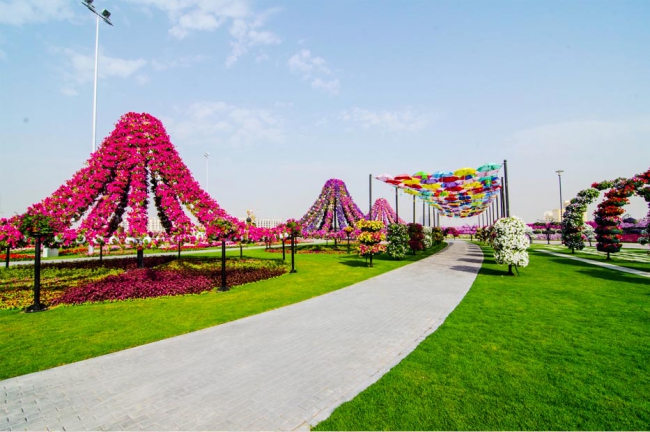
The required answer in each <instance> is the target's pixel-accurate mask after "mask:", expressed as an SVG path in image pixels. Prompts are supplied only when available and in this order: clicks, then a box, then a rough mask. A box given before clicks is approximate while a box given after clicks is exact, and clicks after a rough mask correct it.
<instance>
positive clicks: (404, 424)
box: [315, 248, 650, 430]
mask: <svg viewBox="0 0 650 432" xmlns="http://www.w3.org/2000/svg"><path fill="white" fill-rule="evenodd" d="M484 252H485V253H486V259H485V262H484V264H483V266H482V269H481V271H480V273H479V275H478V277H477V279H476V281H475V283H474V284H473V286H472V288H471V290H470V291H469V293H468V294H467V296H466V297H465V298H464V299H463V301H462V302H461V303H460V305H459V306H458V307H457V308H456V309H455V310H454V311H453V312H452V313H451V315H450V316H449V317H448V318H447V320H446V322H445V323H444V324H443V325H442V326H441V327H440V328H439V329H438V330H437V331H436V332H435V333H433V334H432V335H431V336H429V337H428V338H427V339H425V340H424V341H423V342H422V343H421V344H420V346H418V348H416V349H415V351H413V352H412V353H411V354H410V355H409V356H408V357H407V358H405V359H404V360H403V361H402V362H401V363H400V364H399V365H397V366H396V367H395V368H393V369H392V370H391V371H390V372H389V373H387V374H386V375H384V376H383V377H382V378H381V379H380V380H379V381H378V382H377V383H375V384H374V385H372V386H370V387H369V388H368V389H366V390H365V391H363V392H362V393H360V394H359V395H358V396H357V397H356V398H355V399H353V400H352V401H350V402H348V403H345V404H343V405H342V406H340V407H339V408H338V409H337V410H335V411H334V413H333V414H332V416H331V417H330V418H329V419H327V420H325V421H324V422H322V423H320V424H319V425H318V426H317V427H316V428H315V429H316V430H648V428H649V427H650V367H649V366H648V359H649V358H650V302H649V301H648V300H649V299H650V281H648V280H647V279H645V278H642V277H638V276H634V275H630V274H626V273H621V272H618V271H613V270H608V269H605V268H601V267H596V266H593V265H589V264H584V263H580V262H577V261H572V260H568V259H564V258H560V257H554V256H549V255H546V254H543V253H541V252H534V251H532V252H531V257H530V265H529V267H526V268H524V269H521V270H520V271H521V276H519V277H505V276H504V274H505V267H503V266H498V265H496V263H495V262H494V259H493V258H492V254H491V251H490V249H489V248H485V249H484Z"/></svg>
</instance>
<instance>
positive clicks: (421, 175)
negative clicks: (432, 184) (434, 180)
mask: <svg viewBox="0 0 650 432" xmlns="http://www.w3.org/2000/svg"><path fill="white" fill-rule="evenodd" d="M411 177H417V178H419V179H422V180H426V179H428V178H429V177H431V174H429V173H428V172H424V171H418V172H416V173H415V174H413V175H412V176H411Z"/></svg>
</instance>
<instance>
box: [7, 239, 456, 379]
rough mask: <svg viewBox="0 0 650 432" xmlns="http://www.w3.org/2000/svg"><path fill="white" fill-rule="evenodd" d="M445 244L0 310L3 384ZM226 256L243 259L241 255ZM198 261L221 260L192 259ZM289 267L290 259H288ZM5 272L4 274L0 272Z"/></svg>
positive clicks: (285, 298)
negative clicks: (263, 276) (176, 288)
mask: <svg viewBox="0 0 650 432" xmlns="http://www.w3.org/2000/svg"><path fill="white" fill-rule="evenodd" d="M443 247H444V245H440V246H438V247H435V248H431V249H430V250H428V251H426V252H420V253H418V254H417V255H416V256H413V255H408V256H407V257H406V258H405V259H403V260H401V261H393V260H390V259H389V258H388V257H387V256H385V255H383V256H378V257H376V258H375V259H374V264H375V265H374V267H372V268H368V267H366V266H365V262H364V260H363V258H360V257H358V256H356V255H332V254H323V255H315V254H314V255H298V256H297V257H296V268H297V270H298V273H295V274H285V275H283V276H280V277H277V278H274V279H268V280H265V281H260V282H256V283H252V284H247V285H241V286H237V287H235V288H233V289H232V290H231V291H228V292H224V293H221V292H216V291H210V292H207V293H203V294H198V295H183V296H175V297H160V298H151V299H141V300H132V301H120V302H112V303H99V304H84V305H77V306H58V307H56V308H53V309H51V310H49V311H46V312H40V313H35V314H25V313H22V312H18V311H15V310H4V311H0V334H2V338H0V379H5V378H9V377H13V376H17V375H23V374H27V373H30V372H36V371H39V370H43V369H48V368H52V367H55V366H59V365H63V364H68V363H72V362H76V361H79V360H83V359H87V358H91V357H96V356H100V355H103V354H108V353H111V352H115V351H119V350H123V349H126V348H130V347H134V346H138V345H143V344H146V343H149V342H153V341H157V340H161V339H165V338H169V337H172V336H177V335H180V334H184V333H189V332H192V331H195V330H200V329H203V328H206V327H210V326H214V325H218V324H222V323H226V322H229V321H233V320H236V319H239V318H243V317H247V316H250V315H255V314H259V313H262V312H265V311H268V310H271V309H276V308H279V307H282V306H286V305H290V304H293V303H297V302H300V301H303V300H307V299H309V298H312V297H316V296H319V295H322V294H325V293H328V292H331V291H335V290H338V289H341V288H344V287H346V286H349V285H352V284H354V283H357V282H360V281H362V280H366V279H369V278H371V277H374V276H377V275H380V274H382V273H385V272H387V271H390V270H393V269H396V268H399V267H402V266H404V265H407V264H409V263H412V262H414V261H417V260H420V259H422V258H424V257H427V256H430V255H432V254H433V253H435V252H437V251H438V250H440V249H441V248H443ZM227 255H233V256H239V251H238V250H237V251H228V252H227ZM244 255H245V256H246V257H249V258H265V259H275V260H280V259H281V258H280V257H278V255H277V253H268V252H265V251H264V250H248V251H245V254H244ZM193 256H212V257H215V259H219V258H218V257H219V255H218V254H216V253H212V254H195V255H193ZM287 261H288V262H290V255H287ZM0 271H2V270H0Z"/></svg>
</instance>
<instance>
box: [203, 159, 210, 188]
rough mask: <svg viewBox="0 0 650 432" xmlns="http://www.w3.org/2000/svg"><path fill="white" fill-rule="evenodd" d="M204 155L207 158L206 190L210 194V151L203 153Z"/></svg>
mask: <svg viewBox="0 0 650 432" xmlns="http://www.w3.org/2000/svg"><path fill="white" fill-rule="evenodd" d="M203 157H204V158H205V191H206V192H207V193H208V194H209V193H210V164H209V163H208V158H209V157H210V153H208V152H205V153H203Z"/></svg>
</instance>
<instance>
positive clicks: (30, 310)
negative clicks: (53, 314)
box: [25, 303, 47, 313]
mask: <svg viewBox="0 0 650 432" xmlns="http://www.w3.org/2000/svg"><path fill="white" fill-rule="evenodd" d="M46 310H47V306H45V304H43V303H39V304H37V305H36V304H33V305H31V306H30V307H28V308H27V309H25V313H33V312H45V311H46Z"/></svg>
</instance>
